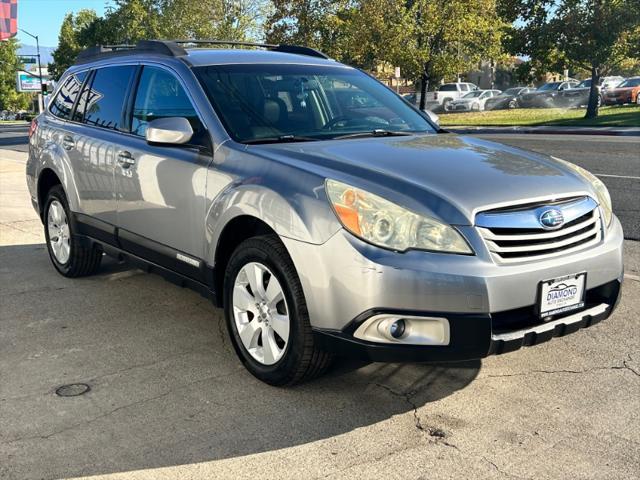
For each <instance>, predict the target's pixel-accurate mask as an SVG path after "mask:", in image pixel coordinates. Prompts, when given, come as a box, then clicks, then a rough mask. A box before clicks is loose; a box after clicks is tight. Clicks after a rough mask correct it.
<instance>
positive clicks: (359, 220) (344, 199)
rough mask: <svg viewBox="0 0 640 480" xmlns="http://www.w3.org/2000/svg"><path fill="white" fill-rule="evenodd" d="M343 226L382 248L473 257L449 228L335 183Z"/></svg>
mask: <svg viewBox="0 0 640 480" xmlns="http://www.w3.org/2000/svg"><path fill="white" fill-rule="evenodd" d="M325 187H326V190H327V196H328V197H329V200H330V201H331V204H332V205H333V210H334V211H335V213H336V216H337V217H338V219H340V223H342V225H343V226H344V228H346V229H347V230H348V231H349V232H351V233H352V234H354V235H355V236H357V237H359V238H361V239H363V240H365V241H367V242H370V243H373V244H374V245H377V246H379V247H383V248H389V249H392V250H397V251H401V252H404V251H406V250H409V249H419V250H433V251H438V252H448V253H464V254H472V253H473V251H472V250H471V248H470V247H469V245H468V244H467V242H466V241H465V240H464V238H462V236H461V235H460V234H459V233H458V232H457V231H456V230H455V229H454V228H453V227H450V226H449V225H446V224H444V223H442V222H439V221H438V220H435V219H433V218H428V217H425V216H422V215H418V214H417V213H413V212H411V211H409V210H407V209H405V208H403V207H401V206H399V205H396V204H395V203H392V202H390V201H388V200H385V199H384V198H381V197H379V196H377V195H374V194H372V193H369V192H366V191H364V190H361V189H359V188H355V187H352V186H350V185H346V184H344V183H341V182H337V181H335V180H327V182H326V184H325Z"/></svg>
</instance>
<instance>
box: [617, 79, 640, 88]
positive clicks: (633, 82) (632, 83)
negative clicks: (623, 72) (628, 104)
mask: <svg viewBox="0 0 640 480" xmlns="http://www.w3.org/2000/svg"><path fill="white" fill-rule="evenodd" d="M637 86H640V77H638V78H627V79H626V80H625V81H624V82H622V83H621V84H620V85H618V87H620V88H626V87H637Z"/></svg>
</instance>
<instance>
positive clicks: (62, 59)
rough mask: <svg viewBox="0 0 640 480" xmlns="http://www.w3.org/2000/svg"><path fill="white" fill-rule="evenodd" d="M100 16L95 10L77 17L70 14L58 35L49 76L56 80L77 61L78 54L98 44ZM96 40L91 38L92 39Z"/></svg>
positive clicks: (83, 11) (79, 13)
mask: <svg viewBox="0 0 640 480" xmlns="http://www.w3.org/2000/svg"><path fill="white" fill-rule="evenodd" d="M97 21H98V16H97V15H96V12H95V11H93V10H86V9H83V10H80V11H78V13H76V14H75V15H74V14H73V13H68V14H67V15H66V16H65V17H64V20H63V21H62V26H61V27H60V34H59V35H58V48H56V49H55V50H54V52H53V62H52V63H51V64H50V65H49V74H50V75H51V77H52V78H53V79H55V80H57V79H58V78H60V76H61V75H62V74H63V73H64V71H65V70H66V69H67V68H69V66H70V65H71V64H72V63H73V62H74V61H75V59H76V56H77V55H78V52H79V51H80V50H82V49H83V48H85V47H87V46H89V45H95V44H96V43H98V39H97V38H95V33H96V23H97ZM92 36H93V37H94V38H90V37H92Z"/></svg>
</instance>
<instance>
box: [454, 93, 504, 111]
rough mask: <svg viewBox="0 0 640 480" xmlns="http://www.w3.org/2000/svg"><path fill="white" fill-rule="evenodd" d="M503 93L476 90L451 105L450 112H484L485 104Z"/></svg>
mask: <svg viewBox="0 0 640 480" xmlns="http://www.w3.org/2000/svg"><path fill="white" fill-rule="evenodd" d="M501 93H502V91H501V90H476V91H474V92H469V93H467V94H466V95H465V96H464V97H462V98H459V99H458V100H454V101H452V102H451V103H449V105H448V108H446V110H447V111H449V112H471V111H478V112H479V111H480V110H484V104H485V102H486V101H487V100H488V99H490V98H491V97H497V96H498V95H500V94H501Z"/></svg>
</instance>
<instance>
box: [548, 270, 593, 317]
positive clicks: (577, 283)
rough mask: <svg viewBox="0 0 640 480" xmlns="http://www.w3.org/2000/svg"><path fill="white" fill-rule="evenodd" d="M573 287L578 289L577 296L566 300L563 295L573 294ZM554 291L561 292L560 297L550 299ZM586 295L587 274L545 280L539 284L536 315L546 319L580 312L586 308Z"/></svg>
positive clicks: (581, 273)
mask: <svg viewBox="0 0 640 480" xmlns="http://www.w3.org/2000/svg"><path fill="white" fill-rule="evenodd" d="M572 287H573V288H575V289H576V292H575V294H572V295H570V298H569V299H567V300H564V299H563V298H562V295H569V294H571V288H572ZM553 291H555V292H559V294H560V296H554V298H551V297H549V294H550V293H552V292H553ZM564 292H567V293H564ZM586 294H587V272H579V273H575V274H572V275H565V276H563V277H556V278H551V279H547V280H543V281H541V282H540V283H538V295H537V301H536V313H537V314H538V316H539V317H540V318H543V319H544V318H550V317H553V316H555V315H561V314H564V313H568V312H573V311H575V310H579V309H581V308H584V306H585V299H586ZM552 300H553V301H552Z"/></svg>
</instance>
